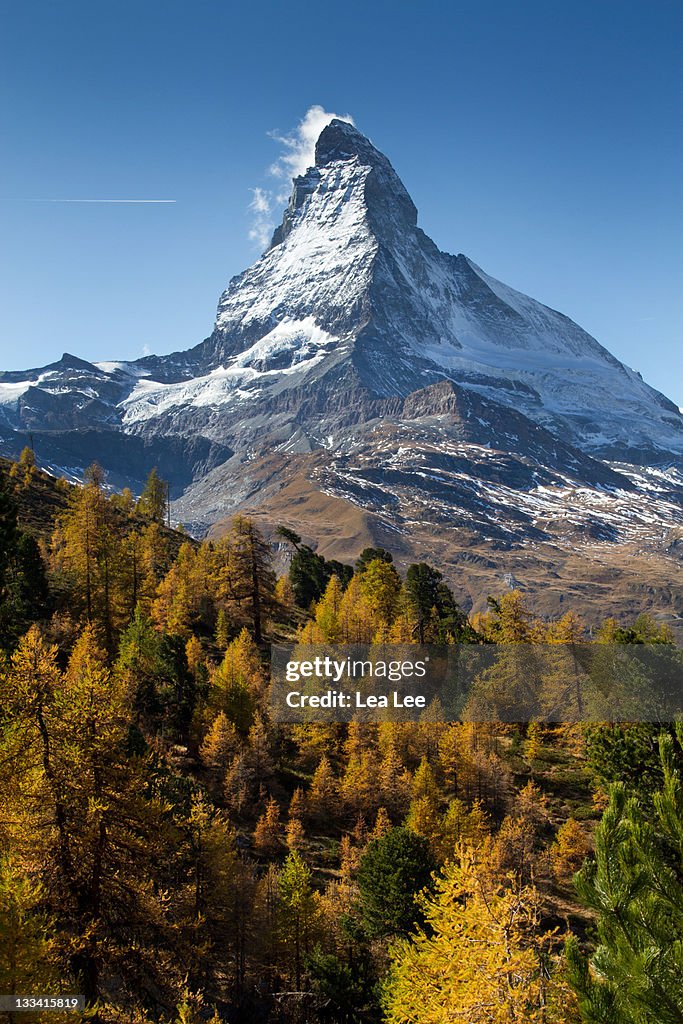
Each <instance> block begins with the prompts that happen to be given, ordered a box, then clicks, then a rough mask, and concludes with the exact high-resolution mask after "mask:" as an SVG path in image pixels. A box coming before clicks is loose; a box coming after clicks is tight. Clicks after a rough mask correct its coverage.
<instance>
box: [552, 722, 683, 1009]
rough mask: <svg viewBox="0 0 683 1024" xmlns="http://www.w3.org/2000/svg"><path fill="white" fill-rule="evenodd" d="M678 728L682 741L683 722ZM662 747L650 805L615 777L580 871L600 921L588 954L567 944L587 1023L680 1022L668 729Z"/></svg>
mask: <svg viewBox="0 0 683 1024" xmlns="http://www.w3.org/2000/svg"><path fill="white" fill-rule="evenodd" d="M676 732H677V736H678V741H679V743H681V742H683V725H681V724H679V725H677V728H676ZM659 752H660V759H661V766H662V772H663V783H662V785H661V787H660V788H659V790H658V791H657V792H655V793H654V794H653V798H652V804H651V806H648V802H647V801H646V800H645V799H644V798H643V797H642V796H638V795H637V794H636V795H634V793H633V792H629V791H628V790H627V789H626V787H625V786H624V784H623V783H615V784H614V785H613V786H612V787H611V790H610V802H609V805H608V807H607V809H606V811H605V813H604V815H603V818H602V821H601V823H600V825H599V827H598V829H597V831H596V835H595V858H594V859H593V860H590V861H588V862H587V864H586V865H584V867H583V868H582V869H581V871H580V872H579V873H578V875H577V876H576V878H575V884H576V889H577V892H578V894H579V897H580V899H581V900H582V902H583V903H584V904H585V905H586V906H587V907H589V908H590V909H591V910H592V911H593V912H594V913H595V914H596V915H597V920H598V924H597V938H598V945H597V948H596V950H595V952H594V953H593V954H592V955H591V956H590V957H589V958H586V957H585V956H584V955H583V954H582V953H581V951H580V949H579V946H578V943H577V941H576V939H572V940H570V941H569V943H568V948H567V955H568V959H569V963H570V968H571V977H572V983H573V985H574V987H575V989H576V991H577V993H578V996H579V1002H580V1006H581V1012H582V1015H583V1019H584V1021H585V1022H586V1024H681V1022H682V1021H683V786H682V784H681V773H680V770H679V768H678V767H677V765H676V763H675V745H674V739H673V737H672V736H671V735H670V734H668V733H666V734H663V735H662V736H661V737H660V740H659Z"/></svg>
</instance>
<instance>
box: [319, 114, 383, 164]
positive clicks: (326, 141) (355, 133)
mask: <svg viewBox="0 0 683 1024" xmlns="http://www.w3.org/2000/svg"><path fill="white" fill-rule="evenodd" d="M354 156H357V157H359V158H360V160H361V162H362V163H363V164H369V165H373V164H375V163H378V162H380V161H382V162H384V163H388V160H387V158H386V157H385V156H384V155H383V154H382V153H380V151H379V150H378V149H375V147H374V146H373V144H372V143H371V142H370V140H369V139H368V138H366V136H365V135H363V133H362V132H360V131H359V130H358V129H357V128H356V126H355V125H353V124H349V122H348V121H340V120H339V118H337V117H335V118H333V119H332V120H331V121H330V123H329V124H328V125H326V126H325V128H323V130H322V131H321V133H320V135H319V136H318V141H317V142H316V144H315V166H316V167H326V166H327V165H328V164H330V163H333V162H334V161H336V160H351V159H352V158H353V157H354Z"/></svg>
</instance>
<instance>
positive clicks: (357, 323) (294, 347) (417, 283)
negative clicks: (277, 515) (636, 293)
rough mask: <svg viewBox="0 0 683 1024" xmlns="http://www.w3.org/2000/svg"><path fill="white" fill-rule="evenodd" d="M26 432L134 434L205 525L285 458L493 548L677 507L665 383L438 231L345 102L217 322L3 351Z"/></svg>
mask: <svg viewBox="0 0 683 1024" xmlns="http://www.w3.org/2000/svg"><path fill="white" fill-rule="evenodd" d="M28 432H32V433H33V435H34V440H35V442H36V446H37V450H38V454H39V456H40V457H41V458H42V461H43V462H44V463H45V464H47V465H52V466H54V467H55V468H64V467H66V468H67V469H68V470H69V471H71V472H72V473H73V474H74V475H78V473H79V471H80V470H82V468H83V467H84V466H85V465H87V464H88V462H89V461H91V458H92V457H93V456H95V457H97V458H98V459H99V461H100V462H101V463H102V464H103V465H104V467H105V468H107V469H109V470H110V471H111V472H112V473H113V479H114V482H119V480H120V479H122V478H123V476H124V475H125V473H123V472H122V469H125V465H122V463H125V456H126V454H127V457H128V476H129V478H130V479H132V481H133V483H136V482H138V481H140V480H141V479H143V478H144V476H145V475H146V472H147V471H148V469H149V468H150V467H151V465H154V464H157V465H159V468H160V469H161V471H162V472H165V471H166V472H168V470H170V472H168V475H169V476H170V477H171V479H172V483H173V485H174V494H175V496H176V498H177V501H176V511H177V514H178V516H179V517H180V518H182V519H184V520H185V521H188V522H190V523H191V524H192V525H193V527H194V528H195V529H196V530H203V529H205V528H207V527H208V526H209V525H210V524H211V523H214V522H215V521H216V520H218V519H220V518H221V516H224V515H227V514H229V513H231V512H232V511H235V510H237V509H239V508H244V507H247V506H248V507H249V508H251V509H254V508H258V507H260V506H264V507H265V505H264V503H267V502H268V501H270V502H272V501H274V500H275V498H276V495H277V494H278V493H284V492H285V491H286V492H287V493H288V494H289V495H290V501H294V497H293V495H292V493H291V486H292V480H293V479H297V480H300V481H304V480H305V481H306V483H305V485H304V484H302V487H304V490H307V489H308V488H309V486H313V487H314V488H316V489H317V491H318V492H319V493H320V494H325V495H328V496H333V497H334V498H335V499H339V500H340V501H343V502H345V503H346V504H347V505H351V506H353V507H355V508H357V509H362V510H364V512H367V514H369V515H372V516H375V517H377V522H378V523H381V524H382V529H387V530H389V531H390V532H391V531H392V530H393V531H395V532H397V533H399V534H404V535H407V534H408V533H410V532H411V531H412V533H413V534H415V532H416V530H417V525H416V524H423V525H424V524H425V523H426V524H427V525H429V526H430V527H434V528H436V529H442V528H444V527H451V528H453V529H456V528H457V529H458V530H469V531H470V534H471V536H473V537H480V538H483V539H484V540H486V541H487V542H488V541H490V542H491V543H494V542H495V543H496V544H497V545H498V547H499V548H501V547H502V548H505V547H506V546H507V547H509V546H510V545H512V546H514V545H525V544H529V543H555V542H557V543H560V544H566V543H572V544H574V543H576V542H577V538H579V540H581V539H582V540H583V541H585V542H586V543H598V542H599V543H611V544H615V543H626V542H628V543H631V542H633V541H634V539H637V542H638V543H639V544H641V545H642V544H652V545H654V546H655V547H656V546H657V545H658V544H660V542H661V543H663V540H662V538H664V537H665V536H667V535H668V534H667V531H668V530H670V529H671V528H672V527H675V526H676V524H677V523H680V522H681V521H682V519H683V512H682V508H681V496H682V494H683V476H682V475H681V469H682V463H683V417H682V416H681V414H680V412H679V410H678V409H677V408H676V406H675V405H673V403H672V402H670V401H669V400H668V399H667V398H665V397H664V396H663V395H661V394H659V393H658V392H657V391H655V390H653V389H652V388H650V387H649V386H648V385H647V384H646V383H645V382H644V381H643V380H642V379H641V378H640V376H639V375H638V374H636V373H635V372H634V371H633V370H630V369H629V368H628V367H626V366H624V365H623V364H622V363H620V362H619V361H618V360H617V359H615V358H614V356H612V355H611V354H610V353H609V352H608V351H607V350H606V349H604V348H603V347H602V346H601V345H600V344H599V343H598V342H597V341H596V340H595V339H594V338H592V337H591V336H590V335H588V334H587V333H586V332H585V331H583V330H582V329H581V328H580V327H579V326H578V325H577V324H575V323H573V322H572V321H571V320H569V319H568V318H567V317H566V316H563V315H562V314H561V313H558V312H556V311H554V310H552V309H549V308H548V307H546V306H544V305H542V304H541V303H539V302H536V301H535V300H534V299H531V298H529V297H528V296H525V295H522V294H521V293H519V292H516V291H514V290H513V289H511V288H509V287H507V286H506V285H504V284H502V283H501V282H499V281H496V280H495V279H494V278H492V277H490V276H489V275H488V274H486V273H485V272H484V271H483V270H481V269H480V268H479V267H478V266H476V265H475V264H474V263H473V262H472V261H471V260H469V259H468V258H467V257H466V256H464V255H458V256H452V255H449V254H448V253H444V252H440V251H439V250H438V248H437V247H436V246H435V245H434V243H433V242H432V241H431V240H430V239H429V238H428V237H427V236H426V235H425V234H424V233H423V232H422V231H421V230H420V228H418V227H417V211H416V209H415V206H414V204H413V202H412V200H411V199H410V196H409V195H408V193H407V192H406V190H405V188H404V186H403V184H402V183H401V181H400V179H399V178H398V176H397V174H396V172H395V171H394V169H393V168H392V166H391V164H390V163H389V161H388V160H387V158H386V157H385V156H383V155H382V154H381V153H379V152H378V151H377V150H376V149H375V147H374V146H373V145H372V144H371V143H370V142H369V140H368V139H367V138H365V137H364V136H363V135H362V134H361V133H360V132H358V131H357V130H356V129H355V128H354V127H353V126H351V125H349V124H347V123H346V122H342V121H336V120H335V121H332V122H331V123H330V124H329V125H328V126H327V127H326V128H325V129H324V131H323V132H322V134H321V135H320V138H319V140H318V144H317V147H316V158H315V165H314V166H313V167H311V168H309V170H308V171H307V172H306V173H305V174H304V175H302V176H301V177H298V178H297V179H296V180H295V181H294V184H293V190H292V196H291V199H290V202H289V205H288V207H287V209H286V211H285V213H284V217H283V220H282V223H281V225H280V226H279V227H278V228H277V230H276V231H275V234H274V236H273V239H272V242H271V245H270V246H269V248H268V249H267V250H266V252H265V253H264V254H263V255H262V256H261V257H260V259H258V260H257V261H256V263H254V264H253V266H251V267H249V268H248V269H247V270H246V271H244V273H242V274H240V275H239V276H238V277H236V278H233V280H232V281H231V282H230V283H229V285H228V287H227V289H226V291H225V292H224V293H223V295H222V296H221V298H220V301H219V304H218V312H217V317H216V322H215V326H214V330H213V332H212V334H211V336H210V337H209V338H207V339H206V340H205V341H203V342H202V343H201V344H199V345H197V346H195V347H194V348H191V349H188V350H187V351H185V352H180V353H174V354H172V355H169V356H150V357H148V358H145V359H141V360H139V361H137V362H135V363H122V362H119V363H117V362H101V363H97V364H90V363H87V362H85V361H83V360H80V359H78V358H75V357H73V356H69V355H65V356H64V357H63V358H62V359H61V360H60V361H59V362H57V363H54V364H52V365H51V366H48V367H44V368H42V369H37V370H31V371H26V372H25V373H5V374H0V441H1V442H2V446H1V448H0V450H2V451H4V452H5V453H11V452H12V451H13V450H17V449H18V448H19V447H20V446H21V444H22V443H25V440H26V437H27V435H28ZM307 493H308V490H307ZM313 525H314V524H313ZM568 538H571V540H569V539H568ZM442 557H446V556H442ZM672 557H674V556H672ZM678 564H679V563H678Z"/></svg>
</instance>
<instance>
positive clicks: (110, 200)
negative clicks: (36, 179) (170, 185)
mask: <svg viewBox="0 0 683 1024" xmlns="http://www.w3.org/2000/svg"><path fill="white" fill-rule="evenodd" d="M24 201H25V202H28V203H175V202H177V200H176V199H26V200H24Z"/></svg>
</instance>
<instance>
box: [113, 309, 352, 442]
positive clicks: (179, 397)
mask: <svg viewBox="0 0 683 1024" xmlns="http://www.w3.org/2000/svg"><path fill="white" fill-rule="evenodd" d="M336 344H337V339H336V338H335V337H333V335H331V334H329V333H328V332H327V331H324V330H323V329H322V328H321V327H319V326H318V325H317V324H316V322H315V320H314V319H313V317H306V318H305V319H303V320H291V319H287V320H283V321H282V323H279V324H277V325H276V326H275V327H274V328H273V329H272V331H269V332H268V334H266V335H264V337H262V338H260V339H259V340H258V341H256V342H255V343H254V344H253V345H252V346H251V347H250V348H248V349H246V350H245V351H244V352H241V353H240V354H239V355H237V356H235V357H233V358H232V359H231V360H230V362H229V363H228V364H227V365H226V366H220V367H217V368H216V369H215V370H212V371H211V373H208V374H206V375H204V376H202V377H195V378H193V379H192V380H190V381H183V382H181V383H177V384H160V383H158V382H157V381H152V380H140V381H138V383H137V384H136V385H135V387H134V388H133V390H132V391H131V393H130V395H128V397H127V398H125V399H124V400H123V402H121V407H122V408H123V409H124V416H123V422H124V423H127V424H128V423H135V422H138V421H140V420H148V419H151V418H153V417H155V416H159V415H161V414H162V413H165V412H169V411H170V410H172V409H175V408H176V407H178V406H192V407H194V408H201V407H211V406H219V405H223V404H225V403H226V402H234V401H247V400H250V399H254V398H256V397H257V396H258V395H259V394H260V392H261V388H260V387H258V384H259V383H260V382H263V383H266V382H272V381H273V380H274V379H275V378H277V377H279V376H280V375H283V374H284V375H285V376H290V375H292V374H303V373H306V372H308V370H310V369H312V368H313V367H314V366H315V365H316V364H317V363H319V362H320V360H321V359H323V358H324V356H325V354H326V352H327V351H329V349H330V348H333V347H334V346H336Z"/></svg>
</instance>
